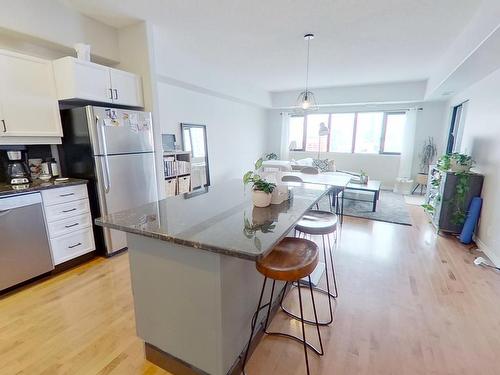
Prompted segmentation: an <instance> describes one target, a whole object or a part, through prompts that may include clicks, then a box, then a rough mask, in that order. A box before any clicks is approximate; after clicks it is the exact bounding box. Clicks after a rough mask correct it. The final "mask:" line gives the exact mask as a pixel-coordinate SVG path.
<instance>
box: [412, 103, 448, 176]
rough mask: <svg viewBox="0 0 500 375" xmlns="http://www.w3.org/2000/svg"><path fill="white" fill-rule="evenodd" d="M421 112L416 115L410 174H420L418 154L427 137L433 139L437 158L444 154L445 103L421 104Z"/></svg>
mask: <svg viewBox="0 0 500 375" xmlns="http://www.w3.org/2000/svg"><path fill="white" fill-rule="evenodd" d="M421 107H422V108H423V110H422V111H418V113H417V126H416V129H415V146H414V155H413V167H412V174H413V176H415V175H416V174H417V173H419V172H421V170H420V169H421V168H420V158H419V153H420V152H421V150H422V147H423V145H424V142H425V141H426V140H427V139H428V137H432V138H433V139H434V143H435V144H436V146H437V153H438V157H439V156H440V155H441V154H443V153H444V150H445V148H444V139H443V138H444V133H445V131H444V129H446V120H447V119H448V105H447V103H446V102H445V101H439V102H426V103H423V104H422V106H421Z"/></svg>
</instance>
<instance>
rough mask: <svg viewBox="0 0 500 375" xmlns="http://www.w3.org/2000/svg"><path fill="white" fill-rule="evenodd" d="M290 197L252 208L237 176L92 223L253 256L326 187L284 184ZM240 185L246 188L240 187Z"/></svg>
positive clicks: (268, 247)
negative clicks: (289, 191) (287, 185)
mask: <svg viewBox="0 0 500 375" xmlns="http://www.w3.org/2000/svg"><path fill="white" fill-rule="evenodd" d="M289 187H290V190H291V192H292V195H293V198H292V199H290V200H288V201H285V202H283V203H281V204H279V205H270V206H268V207H265V208H258V207H254V206H253V203H252V193H251V191H250V187H247V188H246V189H244V187H243V183H242V182H241V180H229V181H227V182H225V183H224V184H220V185H217V186H213V187H209V188H207V192H206V193H205V194H196V193H190V194H189V193H188V194H184V195H179V196H175V197H169V198H167V199H164V200H161V201H157V202H153V203H150V204H146V205H143V206H140V207H137V208H134V209H130V210H126V211H122V212H118V213H115V214H110V215H107V216H104V217H101V218H98V219H96V221H95V222H96V224H97V225H101V226H104V227H109V228H112V229H117V230H121V231H124V232H129V233H134V234H138V235H141V236H146V237H151V238H155V239H158V240H161V241H167V242H174V243H177V244H181V245H185V246H190V247H194V248H197V249H202V250H207V251H212V252H216V253H221V254H224V255H229V256H235V257H239V258H244V259H249V260H255V259H258V258H259V257H261V256H265V255H266V254H267V253H268V252H269V251H271V250H272V248H273V247H274V245H275V244H277V243H278V242H279V241H280V240H281V239H282V238H283V237H285V236H286V235H287V234H288V233H289V232H290V230H291V229H292V228H293V227H294V226H295V224H296V223H297V222H298V221H299V220H300V218H301V217H302V215H303V214H304V213H305V212H306V211H307V210H308V209H309V208H310V207H312V206H313V205H314V204H315V203H316V202H317V201H318V200H319V199H320V198H322V197H323V196H324V195H325V194H326V193H327V192H328V191H329V186H325V185H318V184H299V183H291V184H289ZM245 190H246V191H245Z"/></svg>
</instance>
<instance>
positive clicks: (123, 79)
mask: <svg viewBox="0 0 500 375" xmlns="http://www.w3.org/2000/svg"><path fill="white" fill-rule="evenodd" d="M54 71H55V76H56V85H57V96H58V98H59V100H67V99H84V100H92V101H96V102H102V103H114V104H121V105H127V106H133V107H142V106H143V105H144V102H143V99H142V81H141V77H139V76H138V75H136V74H132V73H129V72H124V71H122V70H118V69H113V68H108V67H107V66H103V65H99V64H95V63H92V62H88V61H82V60H78V59H76V58H74V57H63V58H62V59H59V60H55V61H54Z"/></svg>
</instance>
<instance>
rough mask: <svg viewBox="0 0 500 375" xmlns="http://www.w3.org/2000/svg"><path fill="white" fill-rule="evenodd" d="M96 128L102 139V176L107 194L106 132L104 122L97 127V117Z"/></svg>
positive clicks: (108, 183)
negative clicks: (99, 131)
mask: <svg viewBox="0 0 500 375" xmlns="http://www.w3.org/2000/svg"><path fill="white" fill-rule="evenodd" d="M95 122H96V127H97V129H101V139H102V148H103V151H104V156H103V158H104V168H103V176H104V191H105V192H106V194H107V193H109V189H110V182H109V161H108V149H107V147H106V132H105V131H104V122H103V125H101V126H100V125H99V116H96V117H95Z"/></svg>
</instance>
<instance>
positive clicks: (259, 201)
mask: <svg viewBox="0 0 500 375" xmlns="http://www.w3.org/2000/svg"><path fill="white" fill-rule="evenodd" d="M252 199H253V204H254V206H255V207H267V206H269V205H270V204H271V194H269V193H264V192H263V191H260V190H254V191H252Z"/></svg>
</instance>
